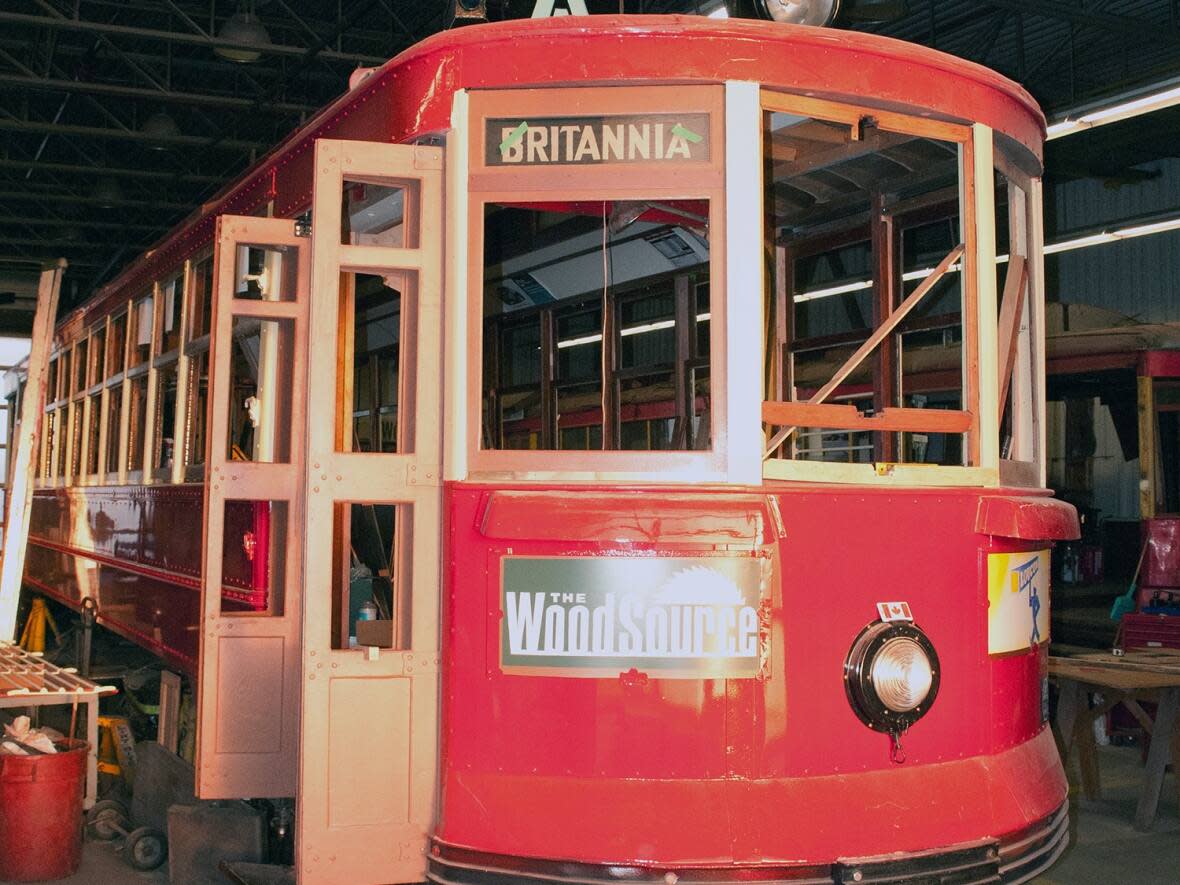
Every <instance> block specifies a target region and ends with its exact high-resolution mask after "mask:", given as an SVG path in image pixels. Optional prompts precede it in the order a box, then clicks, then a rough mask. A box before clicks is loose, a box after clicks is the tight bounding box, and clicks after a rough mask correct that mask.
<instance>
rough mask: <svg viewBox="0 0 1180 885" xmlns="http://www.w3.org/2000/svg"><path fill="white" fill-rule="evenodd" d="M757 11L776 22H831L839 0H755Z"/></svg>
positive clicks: (825, 23) (803, 23)
mask: <svg viewBox="0 0 1180 885" xmlns="http://www.w3.org/2000/svg"><path fill="white" fill-rule="evenodd" d="M757 3H758V7H759V9H758V11H759V12H760V13H761V14H762V15H763V16H765V17H766V18H769V19H771V20H773V21H776V22H785V23H787V24H792V25H816V26H818V27H822V26H824V25H828V24H831V23H832V19H834V18H835V17H836V12H837V11H838V10H839V8H840V0H757Z"/></svg>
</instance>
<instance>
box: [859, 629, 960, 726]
mask: <svg viewBox="0 0 1180 885" xmlns="http://www.w3.org/2000/svg"><path fill="white" fill-rule="evenodd" d="M938 682H939V663H938V654H937V653H936V652H935V651H934V645H933V644H932V643H931V642H930V639H929V638H928V637H927V636H926V634H925V633H923V632H922V630H921V629H920V628H919V627H917V626H916V625H915V624H912V623H908V622H893V623H888V624H887V623H884V622H882V621H874V622H873V623H871V624H869V625H868V626H867V627H865V628H864V629H863V630H862V631H861V632H860V635H859V636H857V637H856V641H855V642H853V644H852V649H851V650H850V651H849V652H848V658H847V659H846V660H845V662H844V688H845V691H846V692H847V694H848V702H849V704H850V705H851V706H852V709H853V711H854V712H855V713H856V715H857V716H858V717H860V720H861V721H862V722H863V723H864V724H865V725H867V726H868V727H869V728H872V729H874V730H875V731H883V732H887V733H890V734H902V733H904V732H905V731H906V729H908V728H909V727H910V726H911V725H913V724H914V723H915V722H917V721H918V720H919V719H921V718H922V717H923V716H925V715H926V713H927V712H928V711H929V710H930V707H931V705H932V704H933V703H934V699H935V698H936V697H937V696H938Z"/></svg>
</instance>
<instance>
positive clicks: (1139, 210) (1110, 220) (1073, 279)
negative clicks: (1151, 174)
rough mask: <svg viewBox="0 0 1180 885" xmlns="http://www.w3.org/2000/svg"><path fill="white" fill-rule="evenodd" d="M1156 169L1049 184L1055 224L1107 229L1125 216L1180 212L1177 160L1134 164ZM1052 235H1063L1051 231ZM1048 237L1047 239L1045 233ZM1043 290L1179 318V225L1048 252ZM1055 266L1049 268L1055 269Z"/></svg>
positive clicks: (1141, 316) (1147, 316)
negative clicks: (1144, 177)
mask: <svg viewBox="0 0 1180 885" xmlns="http://www.w3.org/2000/svg"><path fill="white" fill-rule="evenodd" d="M1141 168H1143V169H1145V170H1152V171H1158V172H1159V176H1158V177H1156V178H1153V179H1151V180H1148V181H1143V182H1140V183H1136V184H1124V185H1120V186H1115V187H1110V186H1107V185H1106V184H1104V183H1103V182H1102V181H1097V180H1094V179H1086V180H1079V181H1071V182H1068V183H1066V184H1063V185H1060V186H1059V187H1057V188H1056V192H1055V194H1054V205H1053V206H1046V214H1047V215H1048V214H1051V213H1054V212H1055V213H1056V217H1055V221H1056V225H1055V227H1056V229H1057V230H1058V231H1087V230H1089V231H1093V230H1102V229H1107V230H1113V229H1118V228H1119V227H1123V226H1125V223H1126V220H1127V219H1136V218H1143V217H1144V216H1159V215H1171V214H1175V213H1177V212H1180V160H1178V159H1166V160H1161V161H1158V162H1156V163H1151V164H1149V165H1146V166H1143V167H1141ZM1056 238H1057V239H1060V238H1068V234H1060V233H1059V234H1058V235H1057V236H1056ZM1049 239H1054V238H1053V237H1050V238H1049ZM1045 260H1046V265H1047V268H1048V270H1049V280H1050V281H1051V286H1052V281H1054V280H1056V286H1053V287H1052V289H1051V291H1050V293H1049V297H1050V298H1051V299H1052V300H1060V301H1065V302H1068V303H1075V304H1091V305H1095V306H1098V307H1105V308H1108V309H1110V310H1117V311H1119V312H1120V313H1123V314H1127V315H1128V316H1132V317H1135V318H1136V319H1138V320H1140V321H1143V322H1164V321H1172V320H1180V231H1169V232H1166V233H1161V234H1152V235H1149V236H1145V237H1138V238H1135V239H1133V240H1122V241H1117V242H1113V243H1106V244H1101V245H1097V246H1091V247H1088V248H1085V249H1079V250H1077V251H1073V252H1064V253H1061V254H1059V255H1056V256H1047V257H1046V259H1045ZM1055 271H1056V272H1055Z"/></svg>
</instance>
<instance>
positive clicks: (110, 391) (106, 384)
mask: <svg viewBox="0 0 1180 885" xmlns="http://www.w3.org/2000/svg"><path fill="white" fill-rule="evenodd" d="M132 309H133V308H132V302H131V301H123V302H120V304H119V306H118V308H117V309H116V310H113V311H111V313H110V314H109V315H108V317H107V346H106V349H107V352H106V371H105V372H104V374H105V375H106V378H105V380H104V381H103V393H104V396H103V417H102V422H103V423H102V431H101V436H102V442H101V443H100V447H101V449H102V454H101V456H100V457H101V459H102V465H101V468H102V469H101V471H100V472H101V474H102V482H103V484H104V485H118V484H121V483H124V482H126V480H127V433H128V425H127V420H126V418H127V402H128V399H129V397H130V392H129V390H128V389H127V385H126V384H125V383H124V382H125V381H126V380H127V359H128V356H129V346H128V345H129V341H130V339H131V311H132ZM120 317H125V318H126V322H124V323H123V335H122V339H121V342H119V344H120V345H121V352H122V355H123V356H122V359H121V360H120V367H121V368H120V370H119V371H118V372H113V373H112V371H111V369H112V364H113V360H114V353H115V351H116V348H115V346H113V345H115V344H116V342H114V341H113V340H112V338H113V336H114V333H115V328H116V325H117V323H118V320H119V318H120ZM116 399H117V400H118V402H119V423H118V426H117V427H112V426H111V413H112V404H113V402H114V401H115V400H116ZM112 433H113V434H114V435H115V439H114V445H115V446H116V453H115V464H116V467H115V470H114V471H111V470H110V469H108V468H109V466H110V459H109V458H108V455H109V453H110V446H111V442H112V440H111V434H112Z"/></svg>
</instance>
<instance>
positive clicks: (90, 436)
mask: <svg viewBox="0 0 1180 885" xmlns="http://www.w3.org/2000/svg"><path fill="white" fill-rule="evenodd" d="M86 402H87V405H86V408H87V415H88V417H87V419H86V475H87V476H94V475H95V474H97V473H98V464H99V451H98V436H99V433H100V431H101V429H102V394H101V393H96V394H94V395H93V396H91V397H89V398H88V399H87V401H86Z"/></svg>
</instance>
